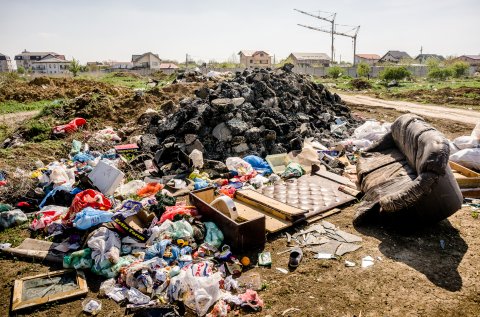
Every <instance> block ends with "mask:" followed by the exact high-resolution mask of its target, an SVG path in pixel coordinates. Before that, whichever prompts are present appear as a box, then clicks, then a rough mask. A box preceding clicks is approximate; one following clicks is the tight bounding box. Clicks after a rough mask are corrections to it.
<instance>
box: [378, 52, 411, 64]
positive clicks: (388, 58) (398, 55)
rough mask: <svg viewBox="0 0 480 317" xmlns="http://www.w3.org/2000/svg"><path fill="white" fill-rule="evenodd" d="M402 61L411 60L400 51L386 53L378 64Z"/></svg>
mask: <svg viewBox="0 0 480 317" xmlns="http://www.w3.org/2000/svg"><path fill="white" fill-rule="evenodd" d="M402 59H411V57H410V55H408V54H407V53H406V52H402V51H388V52H387V53H386V54H385V55H383V56H382V58H380V60H379V61H378V62H379V63H385V62H390V63H398V62H400V61H401V60H402Z"/></svg>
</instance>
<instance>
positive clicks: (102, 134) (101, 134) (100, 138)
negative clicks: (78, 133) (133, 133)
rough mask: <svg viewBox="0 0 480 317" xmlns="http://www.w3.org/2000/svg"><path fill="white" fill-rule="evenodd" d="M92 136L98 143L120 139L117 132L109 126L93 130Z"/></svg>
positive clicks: (118, 140)
mask: <svg viewBox="0 0 480 317" xmlns="http://www.w3.org/2000/svg"><path fill="white" fill-rule="evenodd" d="M93 138H94V139H95V141H97V142H99V143H105V142H111V141H113V142H120V141H122V139H121V138H120V137H119V136H118V134H117V133H116V132H115V131H114V130H113V128H111V127H106V128H105V129H103V130H99V131H97V132H95V134H94V135H93Z"/></svg>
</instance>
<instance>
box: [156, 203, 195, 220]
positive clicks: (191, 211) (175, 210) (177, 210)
mask: <svg viewBox="0 0 480 317" xmlns="http://www.w3.org/2000/svg"><path fill="white" fill-rule="evenodd" d="M196 215H197V210H196V209H195V207H193V206H185V205H180V204H178V205H175V206H169V207H166V208H165V212H164V213H163V215H162V216H161V217H160V220H159V222H160V223H162V222H164V221H165V220H167V219H168V220H171V221H173V220H175V219H179V218H181V217H184V216H196Z"/></svg>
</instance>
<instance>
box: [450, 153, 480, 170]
mask: <svg viewBox="0 0 480 317" xmlns="http://www.w3.org/2000/svg"><path fill="white" fill-rule="evenodd" d="M450 160H451V161H453V162H455V163H458V164H460V165H463V166H465V167H468V168H471V169H475V170H480V148H475V149H463V150H460V151H458V152H456V153H454V154H452V155H450Z"/></svg>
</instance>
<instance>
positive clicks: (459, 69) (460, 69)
mask: <svg viewBox="0 0 480 317" xmlns="http://www.w3.org/2000/svg"><path fill="white" fill-rule="evenodd" d="M469 67H470V65H468V64H467V63H465V62H461V61H458V62H455V63H453V64H452V66H450V69H451V72H452V76H453V77H455V78H460V77H463V76H467V71H468V68H469Z"/></svg>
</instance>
